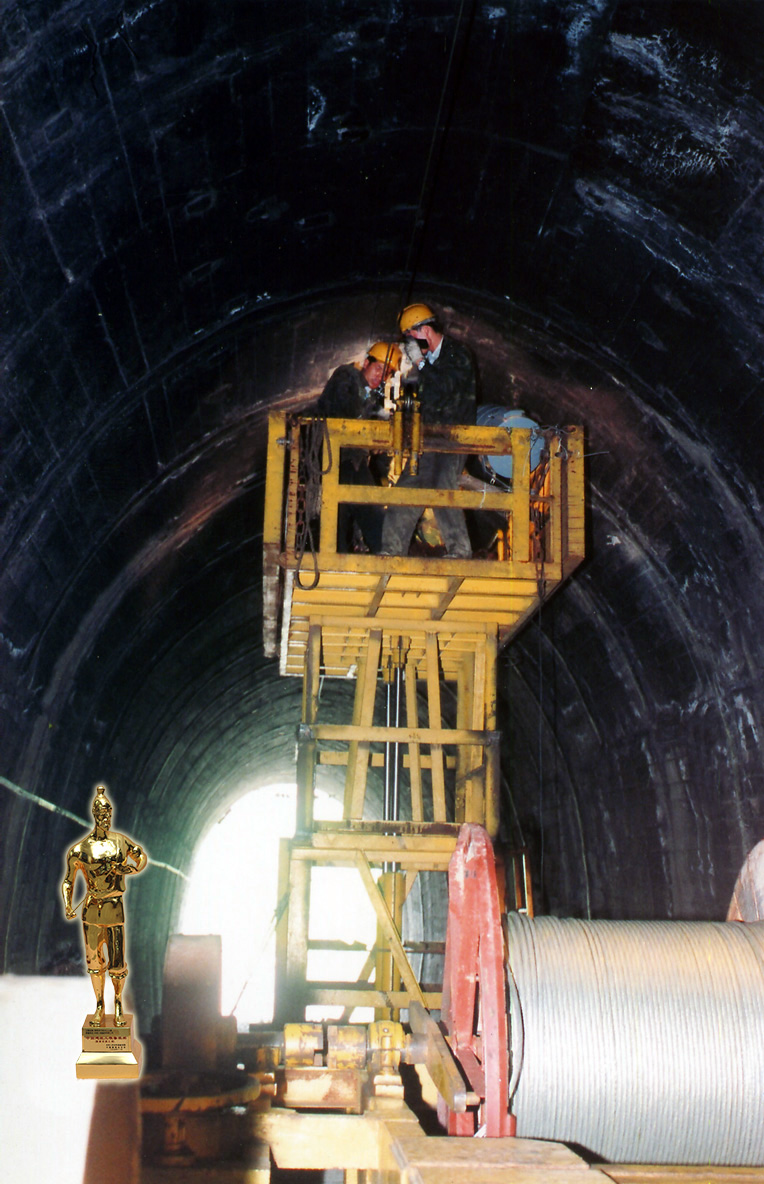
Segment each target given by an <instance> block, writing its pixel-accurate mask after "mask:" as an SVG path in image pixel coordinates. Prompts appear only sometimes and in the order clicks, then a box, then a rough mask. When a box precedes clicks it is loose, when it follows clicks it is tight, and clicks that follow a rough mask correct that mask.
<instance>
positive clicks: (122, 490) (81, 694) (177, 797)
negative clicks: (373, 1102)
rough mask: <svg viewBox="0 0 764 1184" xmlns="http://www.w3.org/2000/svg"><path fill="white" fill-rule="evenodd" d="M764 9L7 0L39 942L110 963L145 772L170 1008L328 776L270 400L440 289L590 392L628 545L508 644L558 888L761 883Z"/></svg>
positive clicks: (18, 836) (13, 762)
mask: <svg viewBox="0 0 764 1184" xmlns="http://www.w3.org/2000/svg"><path fill="white" fill-rule="evenodd" d="M762 37H764V10H762V9H761V8H760V6H758V5H754V4H751V3H748V2H746V0H726V2H724V3H722V2H721V0H711V2H710V3H703V4H700V3H695V2H692V0H687V2H676V3H674V2H667V3H665V4H662V5H655V4H652V3H647V2H638V0H536V2H534V3H528V2H526V0H506V2H505V3H482V2H480V0H460V2H458V0H411V2H409V3H406V4H403V3H402V2H401V0H365V2H363V3H357V2H353V0H334V2H330V0H323V2H321V0H315V2H313V0H303V2H301V3H297V2H292V0H280V2H279V3H276V2H274V0H261V2H259V3H256V4H254V3H245V2H244V0H233V2H231V3H225V4H214V3H212V2H211V0H186V2H185V3H183V4H176V3H173V2H172V0H127V2H120V3H115V2H114V0H105V2H101V3H99V4H96V3H94V2H93V0H25V2H24V3H16V2H13V0H11V2H9V3H8V4H6V5H5V6H4V9H3V13H2V17H1V18H0V38H1V40H2V67H1V69H2V81H3V87H2V103H1V104H0V107H1V112H2V119H0V134H1V135H2V166H1V167H2V183H3V234H2V255H3V281H2V292H3V320H2V355H3V378H2V390H1V391H0V408H1V411H2V444H3V448H2V452H3V457H2V506H1V508H0V523H1V524H0V550H1V554H2V561H1V563H0V621H1V622H2V623H1V624H0V728H1V730H2V746H1V748H0V751H1V752H2V765H1V766H0V774H1V776H0V818H1V819H2V849H3V858H2V864H1V865H0V901H2V908H0V919H1V921H0V923H1V925H2V938H3V945H2V950H3V958H2V971H3V972H4V973H5V974H6V975H52V974H66V973H84V971H83V967H82V965H81V961H78V960H79V959H80V954H79V945H78V934H75V933H73V930H74V927H73V926H69V927H67V925H66V924H65V921H64V919H63V912H62V906H61V898H60V882H61V877H62V870H63V856H64V853H65V851H66V849H67V848H68V847H69V846H70V845H71V843H72V842H73V841H74V840H75V838H77V837H78V835H79V834H80V833H82V830H83V826H82V820H83V819H84V820H86V821H87V820H89V818H90V803H91V800H92V794H93V786H94V785H95V783H96V782H100V781H103V782H105V783H106V784H107V785H108V786H109V787H110V789H111V791H112V793H113V796H114V801H115V805H116V811H115V817H116V821H117V825H118V827H119V829H120V830H124V831H126V832H128V833H130V834H132V835H135V836H136V837H137V838H138V839H140V840H141V841H143V842H144V843H145V845H146V847H147V849H148V851H149V852H150V856H151V860H152V866H151V867H150V869H149V871H148V872H147V874H146V875H145V876H144V877H143V878H142V880H141V881H140V882H138V883H136V884H135V885H134V886H133V887H132V888H131V899H130V905H129V908H130V916H131V926H132V929H131V933H135V934H136V935H140V937H138V936H136V937H135V938H131V940H132V947H131V950H132V953H131V979H130V986H131V990H132V993H133V998H134V1000H135V1006H136V1010H137V1011H138V1012H139V1013H140V1014H141V1016H142V1017H143V1018H142V1023H143V1027H144V1028H145V1029H148V1027H149V1026H150V1022H151V1018H152V1017H153V1016H155V1015H156V1014H157V1013H158V1012H159V1010H160V1007H161V980H162V964H163V959H164V952H165V948H166V945H167V941H168V938H169V936H170V934H172V933H173V932H174V931H175V929H176V927H177V924H178V917H179V914H180V910H181V907H182V902H183V895H184V890H185V885H186V883H187V877H188V876H189V875H190V870H191V867H192V863H193V858H194V853H195V851H196V850H197V848H198V845H199V842H200V840H201V838H202V836H203V835H204V833H205V832H206V830H207V829H208V828H209V827H210V826H211V825H212V824H213V823H214V822H215V821H217V820H218V819H219V818H221V817H222V816H223V815H224V814H225V812H226V810H227V809H228V808H229V807H230V806H231V805H232V804H233V803H234V802H235V801H236V800H237V799H238V798H239V797H240V796H241V794H242V793H243V792H244V790H245V788H247V789H251V788H256V787H257V786H262V785H267V784H271V783H274V782H283V781H289V780H290V779H293V777H294V748H295V726H296V724H297V722H298V720H299V711H300V696H301V687H300V684H299V680H296V679H286V678H281V677H279V674H278V666H277V663H276V662H274V661H273V660H271V659H266V658H265V657H264V654H263V645H262V592H261V578H262V556H261V551H262V515H263V492H264V477H265V469H264V457H265V434H266V417H267V413H268V411H269V410H271V409H273V408H278V409H285V410H291V411H296V410H299V409H301V408H304V407H307V406H309V405H310V403H311V402H312V401H314V400H315V398H316V397H317V396H318V394H319V393H320V391H321V389H322V387H323V385H324V383H325V382H326V380H327V378H328V376H329V374H330V373H331V372H332V370H333V369H334V368H335V367H336V366H338V365H339V364H341V363H343V362H345V361H348V360H350V359H354V358H358V357H361V356H363V351H364V350H365V349H366V348H367V347H368V345H369V343H370V342H372V341H374V340H377V339H389V338H391V337H395V336H396V333H397V330H396V317H397V314H398V312H399V311H400V309H401V307H403V305H404V304H405V303H407V302H409V301H410V300H424V301H427V302H430V303H431V304H432V305H433V306H434V307H436V308H437V309H438V310H439V312H440V314H441V316H442V318H443V321H444V323H445V325H446V326H447V329H448V332H449V333H452V334H453V335H454V336H455V337H457V338H459V339H461V340H463V341H465V342H466V343H467V344H468V345H469V346H470V347H471V348H472V350H473V351H474V354H475V356H476V358H477V362H478V368H479V374H480V384H481V390H480V397H481V400H482V401H483V402H484V403H492V404H501V405H506V406H512V407H519V408H522V409H523V410H525V411H526V413H528V414H531V415H532V416H533V417H534V418H535V419H536V420H537V421H538V422H539V423H541V424H545V425H567V424H573V423H576V424H581V425H583V427H584V430H585V438H586V448H585V459H586V479H587V491H588V492H587V558H586V561H585V563H584V565H583V566H582V567H581V568H580V569H579V570H578V571H577V572H576V573H575V574H574V576H573V578H572V579H571V580H570V581H569V582H568V583H567V585H566V586H565V587H564V588H563V589H562V590H561V591H560V592H559V593H558V595H557V596H556V597H555V598H554V599H552V600H550V601H549V603H547V604H544V605H543V606H542V608H541V609H540V611H539V612H538V613H537V614H536V616H535V617H534V618H533V620H531V621H530V622H529V623H528V625H527V626H526V628H525V629H524V630H523V632H522V633H521V634H520V635H519V637H518V638H517V639H516V641H514V642H513V644H512V645H511V646H509V647H508V648H507V649H506V651H505V652H504V653H503V654H502V655H501V660H500V667H499V726H500V727H501V729H502V733H503V741H502V830H501V838H502V840H503V841H505V842H506V843H508V844H518V843H522V844H524V845H526V846H527V847H528V848H529V850H530V852H531V856H532V864H533V876H534V891H535V896H536V903H537V908H538V910H539V911H542V912H544V913H547V914H551V915H557V916H562V917H578V918H583V919H598V918H599V919H607V918H616V919H625V920H661V919H676V920H701V919H708V920H720V919H723V918H724V916H725V913H726V909H727V906H728V903H729V900H730V897H731V894H732V889H733V885H734V882H735V877H736V874H737V871H738V869H739V867H740V864H741V862H742V860H743V858H744V856H745V855H746V853H747V852H748V851H749V850H750V848H751V847H752V846H753V845H754V843H756V842H757V841H758V840H759V839H760V838H761V835H762V819H763V817H764V779H763V775H762V765H761V759H760V754H759V733H760V730H761V728H762V726H764V719H763V718H762V717H763V716H764V695H763V694H762V690H761V682H760V670H761V667H762V662H763V661H764V652H763V650H764V644H763V636H762V633H763V631H764V608H762V602H761V592H760V589H761V583H762V578H763V577H764V540H763V539H762V527H761V505H760V498H761V493H760V488H761V486H760V481H761V467H762V466H761V457H760V451H759V444H760V437H759V431H760V430H761V389H762V373H763V371H764V354H763V352H762V344H763V341H764V281H762V275H763V274H764V271H763V269H762V262H764V260H763V259H762V251H763V250H764V248H763V247H762V243H763V242H764V235H762V218H763V217H764V213H763V210H764V206H763V205H762V192H763V177H764V168H763V166H764V133H762V128H763V127H764V118H763V116H764V112H763V111H762V102H763V100H764V81H763V80H762V75H761V69H760V63H759V49H758V47H759V46H760V44H761V41H762ZM340 698H341V697H340Z"/></svg>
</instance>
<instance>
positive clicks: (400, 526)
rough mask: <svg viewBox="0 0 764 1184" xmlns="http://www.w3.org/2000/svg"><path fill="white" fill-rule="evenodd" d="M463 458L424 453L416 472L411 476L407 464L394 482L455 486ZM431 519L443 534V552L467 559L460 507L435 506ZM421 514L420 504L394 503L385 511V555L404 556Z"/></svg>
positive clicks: (411, 486)
mask: <svg viewBox="0 0 764 1184" xmlns="http://www.w3.org/2000/svg"><path fill="white" fill-rule="evenodd" d="M463 468H464V457H463V456H455V455H452V454H449V453H439V452H425V453H423V454H422V455H421V456H420V457H419V472H418V473H417V474H416V476H414V475H413V474H412V473H411V471H410V467H409V465H408V464H406V467H405V468H404V470H403V473H402V474H401V477H400V479H399V481H398V485H397V487H398V488H401V489H458V487H459V476H460V474H461V471H462V469H463ZM433 512H434V514H435V521H436V522H437V524H438V529H439V531H440V533H441V535H442V537H443V543H444V545H445V548H446V554H447V555H451V556H453V557H454V558H455V559H469V557H470V556H471V554H472V547H471V546H470V538H469V535H468V534H467V524H466V522H465V520H464V511H463V510H455V509H454V510H451V509H448V510H446V509H443V508H441V507H437V508H435V509H434V511H433ZM421 517H422V509H421V507H420V506H396V507H395V508H394V509H390V510H388V511H387V513H386V514H385V521H384V525H383V527H382V551H383V552H384V553H385V554H388V555H408V550H409V543H410V542H411V536H412V535H413V533H414V530H415V529H416V524H417V522H418V521H419V519H420V518H421Z"/></svg>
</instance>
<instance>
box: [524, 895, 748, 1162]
mask: <svg viewBox="0 0 764 1184" xmlns="http://www.w3.org/2000/svg"><path fill="white" fill-rule="evenodd" d="M506 927H507V939H508V946H507V949H508V966H507V970H508V985H509V1014H510V1028H511V1031H510V1056H511V1061H512V1065H511V1069H512V1071H511V1080H510V1095H511V1106H512V1110H513V1112H514V1113H515V1115H516V1117H517V1134H518V1135H523V1136H526V1137H530V1138H542V1139H554V1140H557V1141H560V1142H565V1143H573V1144H576V1145H578V1146H579V1147H581V1148H583V1149H585V1150H586V1151H588V1152H589V1153H590V1154H592V1155H593V1156H594V1157H595V1158H597V1159H600V1160H604V1161H609V1162H621V1163H624V1162H631V1163H666V1164H670V1163H685V1164H725V1165H741V1166H751V1165H762V1164H764V1117H763V1116H762V1098H764V922H757V923H755V924H741V923H735V922H682V921H658V922H650V921H578V920H561V919H559V918H556V917H537V918H536V919H535V920H532V919H530V918H528V917H525V916H523V915H520V914H517V913H512V914H509V915H508V916H507V918H506Z"/></svg>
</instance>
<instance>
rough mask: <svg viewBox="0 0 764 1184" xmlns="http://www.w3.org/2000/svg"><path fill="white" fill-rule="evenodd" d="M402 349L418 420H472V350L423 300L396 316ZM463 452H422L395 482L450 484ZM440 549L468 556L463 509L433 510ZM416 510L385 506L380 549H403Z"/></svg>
mask: <svg viewBox="0 0 764 1184" xmlns="http://www.w3.org/2000/svg"><path fill="white" fill-rule="evenodd" d="M399 325H400V328H401V332H402V334H403V337H404V349H405V350H406V354H407V355H408V357H409V359H410V361H411V362H412V374H411V375H410V376H409V377H410V378H414V379H415V380H416V386H417V390H418V394H419V404H420V407H421V412H422V420H423V421H424V423H463V424H472V423H474V422H475V407H476V387H477V373H476V370H475V363H474V360H473V358H472V354H471V353H470V351H469V350H468V349H467V347H466V346H464V345H462V344H461V342H459V341H456V340H454V338H453V337H448V336H446V335H445V334H444V333H443V332H442V330H441V329H440V327H439V325H438V322H437V318H436V316H435V314H434V312H433V311H432V309H431V308H429V307H428V305H426V304H410V305H408V307H407V308H404V310H403V312H402V313H401V315H400V317H399ZM464 460H465V458H464V456H458V455H455V454H449V453H437V452H425V453H423V454H422V455H421V456H420V458H419V471H418V472H417V474H416V475H414V474H412V473H411V471H410V469H409V465H408V464H407V465H406V467H405V468H404V470H403V473H402V474H401V477H400V479H399V481H398V485H399V486H402V487H404V488H408V489H456V488H457V487H458V484H459V475H460V474H461V471H462V469H463V468H464ZM433 512H434V514H435V521H436V522H437V524H438V529H439V530H440V533H441V537H442V539H443V544H444V546H445V550H446V555H448V556H451V557H452V558H454V559H468V558H469V557H470V555H471V554H472V548H471V546H470V540H469V535H468V534H467V526H466V523H465V520H464V511H463V510H456V509H443V508H441V507H438V508H435V509H434V510H433ZM421 514H422V511H421V509H420V508H419V507H418V506H397V507H396V508H395V509H393V510H389V511H388V512H387V515H386V516H385V521H384V526H383V528H382V553H383V554H386V555H406V554H408V549H409V544H410V542H411V536H412V535H413V533H414V530H415V529H416V524H417V522H418V520H419V518H420V517H421Z"/></svg>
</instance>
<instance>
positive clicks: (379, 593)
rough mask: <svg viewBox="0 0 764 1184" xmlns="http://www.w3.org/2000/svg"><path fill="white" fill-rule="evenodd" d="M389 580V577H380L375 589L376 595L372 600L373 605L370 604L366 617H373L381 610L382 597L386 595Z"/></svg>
mask: <svg viewBox="0 0 764 1184" xmlns="http://www.w3.org/2000/svg"><path fill="white" fill-rule="evenodd" d="M389 579H390V576H389V575H384V576H381V577H380V579H379V582H378V584H377V586H376V588H375V589H374V595H373V596H372V598H371V603H370V605H369V607H368V609H367V612H366V615H367V616H368V617H373V616H374V615H375V613H376V611H377V609H378V608H379V605H380V602H381V600H382V597H383V596H384V594H385V589H386V588H387V585H388V581H389Z"/></svg>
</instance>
